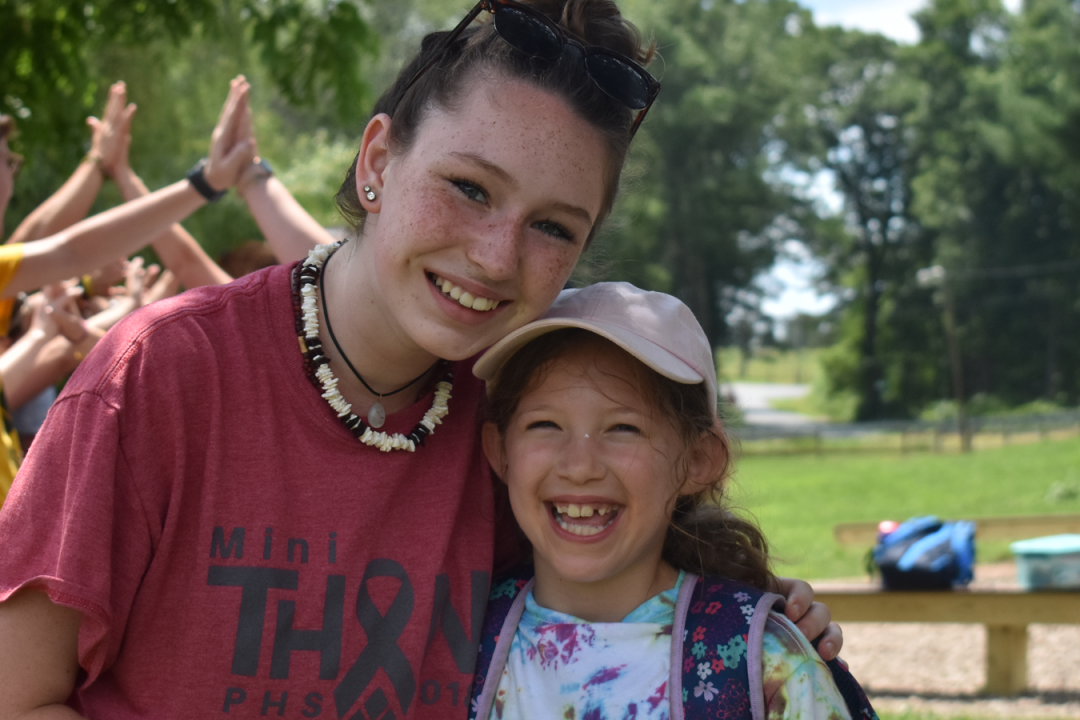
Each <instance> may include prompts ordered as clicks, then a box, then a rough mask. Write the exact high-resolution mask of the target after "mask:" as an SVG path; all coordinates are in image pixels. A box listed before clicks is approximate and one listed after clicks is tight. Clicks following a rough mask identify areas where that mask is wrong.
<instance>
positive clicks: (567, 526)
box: [550, 503, 621, 537]
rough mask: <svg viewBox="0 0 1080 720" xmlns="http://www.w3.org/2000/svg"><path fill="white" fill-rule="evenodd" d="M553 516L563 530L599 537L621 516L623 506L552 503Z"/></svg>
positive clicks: (584, 535)
mask: <svg viewBox="0 0 1080 720" xmlns="http://www.w3.org/2000/svg"><path fill="white" fill-rule="evenodd" d="M550 505H551V516H552V517H553V518H555V522H556V523H558V524H559V527H561V528H562V529H563V530H566V531H567V532H570V533H573V534H575V535H581V536H583V537H588V536H590V535H599V534H600V533H602V532H603V531H604V530H606V529H607V528H608V527H609V526H610V525H611V523H613V522H615V518H616V517H618V515H619V510H620V509H621V506H619V505H610V504H596V503H589V504H584V503H582V504H578V503H550Z"/></svg>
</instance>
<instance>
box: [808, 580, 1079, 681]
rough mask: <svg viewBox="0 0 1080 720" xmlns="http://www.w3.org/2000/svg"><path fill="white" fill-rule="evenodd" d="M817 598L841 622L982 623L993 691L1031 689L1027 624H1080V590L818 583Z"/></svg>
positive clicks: (987, 670)
mask: <svg viewBox="0 0 1080 720" xmlns="http://www.w3.org/2000/svg"><path fill="white" fill-rule="evenodd" d="M814 591H815V594H816V599H817V600H819V601H820V602H823V603H825V604H826V605H828V606H829V609H830V610H831V611H832V615H833V619H834V620H836V621H838V622H840V623H844V622H900V623H905V622H907V623H939V622H941V623H978V624H981V625H985V626H986V686H985V687H984V689H983V692H985V693H986V694H988V695H1017V694H1019V693H1022V692H1023V691H1024V690H1026V689H1027V626H1028V625H1032V624H1051V625H1055V624H1078V625H1080V592H1075V591H1046V592H1028V591H1025V590H1022V589H1021V588H1019V587H1018V586H1014V587H1011V588H1010V587H1001V586H998V587H993V588H979V587H977V586H975V587H970V588H967V589H961V590H939V591H927V592H913V591H895V590H883V589H881V587H880V586H879V585H877V584H869V583H862V584H856V583H848V584H843V583H827V582H820V583H819V582H815V583H814Z"/></svg>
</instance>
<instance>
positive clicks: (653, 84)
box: [401, 0, 660, 138]
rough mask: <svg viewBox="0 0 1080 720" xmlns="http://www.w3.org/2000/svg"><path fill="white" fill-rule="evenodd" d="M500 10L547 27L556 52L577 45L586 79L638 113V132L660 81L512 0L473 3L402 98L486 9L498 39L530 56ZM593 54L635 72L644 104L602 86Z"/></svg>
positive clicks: (421, 69) (619, 56)
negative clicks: (504, 25)
mask: <svg viewBox="0 0 1080 720" xmlns="http://www.w3.org/2000/svg"><path fill="white" fill-rule="evenodd" d="M503 9H508V10H514V11H517V12H519V13H521V14H523V15H526V16H528V17H529V18H530V19H532V20H535V21H537V22H539V23H541V24H542V25H543V26H545V27H546V28H547V29H549V30H550V31H551V32H552V33H554V35H555V37H556V39H557V40H558V41H559V52H562V49H563V48H564V47H565V46H567V45H572V46H574V47H576V48H578V49H579V50H580V51H581V53H582V64H583V65H584V68H585V73H586V74H587V75H588V76H589V79H590V80H592V81H593V83H594V84H595V85H596V86H597V87H598V88H600V90H602V91H603V92H604V93H605V94H607V95H608V96H609V97H611V98H612V99H613V100H616V101H617V102H620V103H622V104H623V105H625V106H626V107H628V108H630V109H631V110H637V111H638V114H637V115H636V116H635V117H634V123H633V125H631V127H630V137H631V138H633V137H634V134H635V133H637V129H638V127H639V126H640V125H641V121H642V120H644V119H645V113H647V112H648V111H649V108H650V107H652V104H653V102H654V101H655V100H656V96H657V95H658V94H659V93H660V81H659V80H657V79H656V78H654V77H653V76H652V75H651V74H650V73H649V71H648V70H646V69H645V68H643V67H641V65H639V64H638V63H636V62H634V61H633V60H631V59H630V58H628V57H626V56H625V55H623V54H622V53H620V52H616V51H614V50H608V49H607V48H603V47H598V46H596V45H584V44H583V43H581V42H580V41H578V40H576V39H575V38H572V37H569V36H568V35H567V34H566V33H565V32H563V29H562V28H561V27H559V26H558V25H556V24H555V23H553V22H552V21H551V20H550V19H549V18H548V17H547V16H546V15H544V14H543V13H541V12H538V11H537V10H535V9H533V8H531V7H529V6H528V5H522V4H521V3H518V2H514V0H479V2H477V3H476V5H474V6H473V8H472V9H471V10H470V11H469V12H468V13H467V14H466V15H465V17H464V18H463V19H462V20H461V22H459V23H458V24H457V26H456V27H455V28H454V29H453V30H451V31H450V34H449V35H448V36H447V37H446V39H445V40H444V41H443V43H442V45H440V46H439V48H438V49H437V50H436V51H435V52H433V53H432V54H431V57H430V58H429V59H428V61H427V62H426V63H424V65H423V66H422V67H421V68H420V69H419V70H417V71H416V73H415V74H414V75H413V76H412V78H411V79H410V80H409V82H408V84H407V85H406V86H405V89H404V90H402V92H401V97H404V96H405V93H407V92H408V91H409V89H410V88H411V87H412V86H413V85H415V84H416V81H417V80H418V79H419V78H420V77H421V76H422V75H423V74H424V73H425V72H427V71H428V70H429V69H430V68H431V66H432V65H434V64H435V62H436V61H437V60H438V59H439V57H440V56H442V54H443V52H445V51H446V48H448V47H449V46H450V45H452V44H453V43H454V41H455V40H457V39H458V37H460V36H461V33H462V32H463V31H464V30H465V28H467V27H468V26H469V25H470V24H471V23H472V21H473V20H475V19H476V16H477V15H479V14H480V13H481V12H483V11H485V10H486V11H488V12H490V13H491V14H492V15H495V23H494V26H495V32H496V33H498V35H499V37H500V38H502V39H503V40H504V41H505V42H506V43H508V44H509V45H510V46H511V47H513V48H514V49H516V50H518V51H520V52H524V53H526V54H529V55H533V53H530V52H529V51H528V50H526V49H525V48H522V47H521V46H520V45H518V44H515V43H514V42H512V41H511V40H510V39H509V38H507V37H506V36H505V35H503V34H502V33H501V32H500V31H499V23H498V13H499V11H500V10H503ZM592 55H601V56H604V57H608V58H611V59H613V60H615V61H616V62H619V63H621V64H622V65H623V66H625V67H626V68H627V69H629V70H630V71H631V72H633V73H634V74H635V75H637V76H638V77H639V78H640V79H641V80H642V81H644V83H645V85H646V87H647V88H648V98H647V99H646V101H645V104H644V105H643V106H640V107H635V106H634V105H631V104H630V102H628V101H627V99H625V98H622V97H618V96H617V95H616V94H614V93H613V92H612V91H611V90H609V89H608V88H606V87H604V85H603V83H602V82H601V81H599V80H598V79H597V78H596V76H595V75H593V73H592V72H591V70H590V69H589V65H588V58H589V57H590V56H592ZM533 56H534V57H538V56H537V55H533ZM549 59H552V58H549Z"/></svg>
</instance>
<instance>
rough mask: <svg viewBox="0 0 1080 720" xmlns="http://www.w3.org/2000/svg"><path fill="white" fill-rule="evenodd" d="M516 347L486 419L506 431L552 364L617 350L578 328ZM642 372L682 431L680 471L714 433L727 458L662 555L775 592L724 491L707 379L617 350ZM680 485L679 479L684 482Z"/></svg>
mask: <svg viewBox="0 0 1080 720" xmlns="http://www.w3.org/2000/svg"><path fill="white" fill-rule="evenodd" d="M539 339H542V340H543V341H542V342H537V340H533V341H532V342H530V343H529V344H527V345H525V346H524V347H523V348H521V349H520V350H518V351H517V353H515V354H514V355H513V357H511V358H510V359H509V360H508V361H507V362H506V364H505V365H504V366H503V368H502V369H501V370H500V371H499V375H498V377H497V378H496V382H494V384H493V385H492V386H491V388H490V393H489V397H488V420H489V421H490V422H492V423H493V424H494V425H495V427H496V428H497V429H498V430H499V434H500V435H502V436H505V434H506V430H507V428H509V427H510V421H511V419H512V418H513V415H514V413H515V412H516V410H517V406H518V403H519V402H520V401H521V398H522V397H524V396H525V394H526V393H528V392H529V391H530V390H532V389H533V388H535V387H536V386H537V385H538V384H539V383H540V382H542V381H543V378H544V375H545V373H546V372H547V371H548V370H549V369H550V368H551V367H552V366H553V365H554V363H555V361H556V360H558V359H559V358H560V357H562V356H564V355H566V354H567V353H568V352H570V351H571V350H576V349H580V348H582V347H587V346H588V345H589V344H594V345H595V346H597V347H599V346H600V345H608V346H610V347H617V346H615V345H614V344H613V343H610V342H609V341H608V340H605V339H604V338H601V337H600V336H599V335H596V334H594V333H591V332H589V331H588V330H582V329H578V328H568V329H563V330H556V331H554V332H551V333H548V334H545V335H542V336H541V337H540V338H538V340H539ZM619 352H622V353H624V354H625V355H626V357H627V358H628V359H630V360H631V361H632V367H633V368H634V369H635V370H636V371H637V372H638V377H637V378H635V380H636V381H637V383H636V385H635V387H637V388H639V389H640V391H641V393H642V394H643V396H644V397H646V398H648V400H649V402H650V404H651V405H652V407H653V408H654V409H655V410H656V411H658V412H660V413H661V414H662V415H663V417H665V418H666V419H667V420H668V421H669V422H670V423H671V424H672V427H674V428H675V430H676V431H677V432H678V435H679V437H680V438H681V439H682V441H683V453H682V455H681V457H680V459H679V461H678V464H677V467H676V472H675V476H676V478H682V477H685V475H686V467H685V463H686V462H687V461H688V459H689V451H690V450H691V448H692V447H693V446H694V444H695V443H697V442H699V441H700V440H701V438H702V436H703V435H705V434H709V435H712V436H713V437H714V438H716V439H718V440H719V441H720V443H721V444H722V446H723V450H724V461H723V463H722V466H721V468H720V470H719V472H717V474H716V477H714V478H713V479H712V480H711V481H710V482H708V483H706V484H705V485H703V486H702V487H700V488H699V489H698V490H697V491H696V492H694V493H692V494H688V495H680V496H679V497H678V498H677V499H676V501H675V511H674V513H673V514H672V517H671V524H670V525H669V526H668V531H667V536H666V537H665V538H664V550H663V558H664V560H665V561H667V562H668V563H669V564H670V565H671V566H672V567H674V568H677V569H679V570H686V571H688V572H693V573H697V574H698V575H714V576H719V577H724V578H728V579H731V580H737V581H739V582H745V583H747V584H750V585H753V586H755V587H758V588H762V589H768V590H771V589H773V587H775V585H774V582H775V576H774V575H773V573H772V571H771V570H770V568H769V549H768V543H767V542H766V540H765V536H764V534H762V532H761V529H760V528H759V527H758V526H757V525H756V524H755V523H754V522H752V521H751V520H748V519H745V518H742V517H739V516H737V515H736V514H735V513H734V512H732V509H731V508H730V507H729V506H727V505H726V502H725V500H726V499H725V495H724V489H725V486H726V481H727V480H728V478H729V477H730V475H731V454H730V447H731V445H730V442H729V440H728V437H727V434H726V433H725V431H724V427H723V425H722V424H721V423H720V421H719V420H717V419H716V413H715V403H716V400H715V398H709V397H708V391H707V390H706V388H705V384H704V383H699V384H697V385H686V384H683V383H678V382H675V381H674V380H670V379H668V378H666V377H664V376H663V375H661V374H660V373H658V372H656V371H655V370H652V369H651V368H649V367H647V366H646V365H645V364H644V363H642V362H640V361H638V360H636V359H634V358H633V356H631V355H629V354H628V353H625V351H623V350H622V349H619ZM679 484H681V482H680V483H679Z"/></svg>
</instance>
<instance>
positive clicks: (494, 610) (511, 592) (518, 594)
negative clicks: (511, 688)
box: [469, 567, 533, 720]
mask: <svg viewBox="0 0 1080 720" xmlns="http://www.w3.org/2000/svg"><path fill="white" fill-rule="evenodd" d="M532 576H533V569H532V568H531V567H525V568H519V569H517V570H513V571H511V572H510V573H508V574H506V575H502V576H499V577H498V578H496V579H495V581H494V582H492V583H491V592H490V593H489V595H488V604H487V610H486V611H485V612H484V628H483V633H482V634H481V636H480V650H479V652H478V653H477V656H476V669H475V671H474V675H473V684H472V692H471V694H470V702H469V720H475V719H476V718H477V717H480V720H486V713H485V714H483V715H478V711H480V710H482V705H483V704H482V703H480V702H479V701H480V700H481V698H482V697H483V695H484V689H485V686H486V681H487V680H488V679H489V678H490V679H491V682H492V683H494V686H495V687H494V688H492V689H491V690H492V692H494V690H495V688H498V685H499V677H500V676H501V675H502V668H503V665H504V664H505V662H506V658H505V657H503V658H502V661H501V662H496V663H495V664H496V665H498V667H495V668H493V667H492V661H493V660H497V658H496V657H495V656H496V648H497V647H498V645H499V638H500V636H501V635H502V634H503V627H504V625H506V623H507V620H508V619H509V617H510V615H511V612H512V611H514V610H516V615H517V619H515V620H514V622H513V626H514V627H515V628H516V627H517V620H519V619H520V618H521V609H520V608H515V605H520V606H522V607H524V599H525V593H523V592H522V591H523V590H524V589H525V588H526V587H527V586H528V584H529V582H530V581H531V580H532ZM512 639H513V637H512V636H511V637H509V638H507V641H509V640H512ZM504 645H508V643H504ZM489 694H490V693H489Z"/></svg>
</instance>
